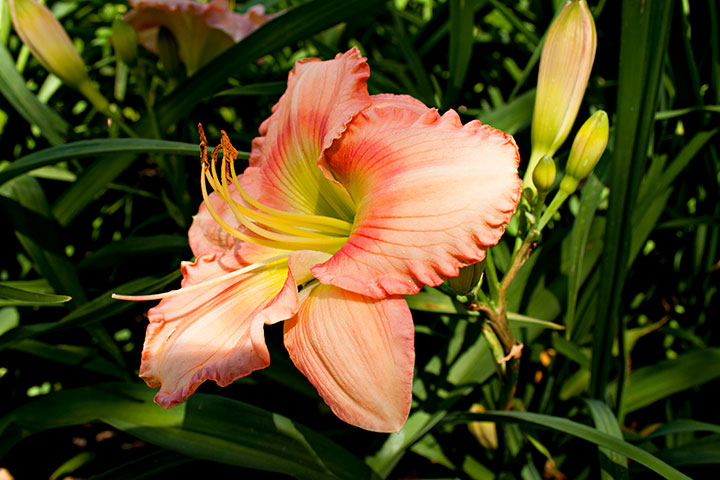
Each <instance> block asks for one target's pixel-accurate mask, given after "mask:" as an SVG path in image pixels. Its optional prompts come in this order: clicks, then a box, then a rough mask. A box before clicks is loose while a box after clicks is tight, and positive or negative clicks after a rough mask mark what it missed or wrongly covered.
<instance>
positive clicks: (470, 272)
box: [448, 260, 485, 295]
mask: <svg viewBox="0 0 720 480" xmlns="http://www.w3.org/2000/svg"><path fill="white" fill-rule="evenodd" d="M484 271H485V260H483V261H482V262H478V263H474V264H472V265H468V266H467V267H462V268H461V269H460V273H458V276H457V277H454V278H448V284H450V287H451V288H452V289H453V290H455V293H457V294H458V295H467V294H468V293H470V292H472V291H473V290H474V289H475V287H476V286H477V285H478V284H479V283H480V281H481V280H482V275H483V272H484Z"/></svg>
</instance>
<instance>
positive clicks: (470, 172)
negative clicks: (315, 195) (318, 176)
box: [312, 108, 522, 298]
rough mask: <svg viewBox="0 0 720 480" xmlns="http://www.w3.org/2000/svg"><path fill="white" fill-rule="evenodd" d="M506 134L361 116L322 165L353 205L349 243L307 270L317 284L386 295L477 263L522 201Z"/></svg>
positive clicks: (374, 111) (429, 116)
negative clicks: (329, 257)
mask: <svg viewBox="0 0 720 480" xmlns="http://www.w3.org/2000/svg"><path fill="white" fill-rule="evenodd" d="M518 162H519V155H518V150H517V146H516V145H515V142H514V140H513V139H512V137H511V136H509V135H506V134H504V133H502V132H500V131H498V130H495V129H493V128H492V127H489V126H487V125H482V124H480V122H477V121H473V122H470V123H468V124H467V125H465V126H464V127H463V126H462V124H461V122H460V119H459V117H458V116H457V114H456V113H455V112H454V111H452V110H451V111H449V112H448V113H446V114H445V115H443V116H442V117H439V116H438V115H437V113H436V112H435V111H434V110H428V111H427V112H426V113H425V114H423V115H422V116H420V117H415V114H414V113H413V112H408V111H407V110H402V109H396V108H371V109H368V110H366V111H364V112H363V113H361V114H360V115H359V116H358V117H356V118H355V120H354V121H353V122H352V124H351V125H350V126H349V128H348V130H347V131H346V132H345V134H344V135H343V137H342V139H340V140H338V141H336V142H335V143H334V144H333V146H332V147H331V148H330V149H328V150H327V152H326V156H325V164H326V165H327V167H328V168H329V169H330V170H331V171H332V172H333V174H334V175H335V177H336V178H337V179H338V181H340V182H341V183H342V184H343V185H344V186H345V187H346V188H347V189H348V191H349V192H350V195H351V196H352V197H353V201H354V202H355V203H356V205H357V206H358V211H357V215H356V218H355V224H354V225H355V226H354V229H353V231H352V233H351V236H350V238H349V240H348V242H347V243H346V244H345V245H344V246H343V247H342V248H341V249H340V250H339V251H338V252H337V253H336V254H335V255H334V256H333V257H332V258H331V259H330V260H328V261H327V262H325V263H323V264H321V265H317V266H315V267H313V268H312V273H313V274H314V275H315V277H316V278H318V279H319V280H320V281H321V282H322V283H326V284H332V285H336V286H338V287H340V288H344V289H346V290H351V291H353V292H356V293H359V294H361V295H368V296H370V297H373V298H384V297H385V296H387V295H403V294H414V293H417V292H418V291H419V289H420V288H421V287H422V285H432V286H434V285H438V284H440V283H442V282H443V281H444V280H445V278H447V277H454V276H456V275H457V274H458V269H459V268H460V267H462V266H466V265H470V264H473V263H476V262H478V261H480V260H482V259H483V258H484V257H485V250H486V248H487V247H489V246H492V245H495V244H496V243H497V242H498V240H499V239H500V237H501V236H502V234H503V232H504V229H505V225H507V223H508V222H509V221H510V218H511V217H512V215H513V213H514V211H515V208H516V206H517V204H518V202H519V200H520V193H521V187H522V184H521V181H520V179H519V177H518V174H517V166H518Z"/></svg>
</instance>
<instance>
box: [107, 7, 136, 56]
mask: <svg viewBox="0 0 720 480" xmlns="http://www.w3.org/2000/svg"><path fill="white" fill-rule="evenodd" d="M110 40H111V41H112V44H113V47H115V55H116V56H117V58H118V59H119V60H120V61H121V62H123V63H125V64H126V65H129V66H133V65H135V63H136V62H137V56H138V39H137V33H136V32H135V29H134V28H133V27H132V26H131V25H130V24H129V23H127V22H125V21H123V20H121V19H119V18H116V19H115V21H114V22H113V24H112V33H111V34H110Z"/></svg>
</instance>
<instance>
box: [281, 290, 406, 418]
mask: <svg viewBox="0 0 720 480" xmlns="http://www.w3.org/2000/svg"><path fill="white" fill-rule="evenodd" d="M413 335H414V332H413V325H412V317H411V315H410V310H409V309H408V306H407V303H406V302H405V299H404V298H403V297H401V296H394V297H388V298H386V299H383V300H373V299H370V298H368V297H364V296H361V295H357V294H355V293H352V292H347V291H343V290H341V289H339V288H337V287H333V286H330V285H319V284H315V285H314V286H311V287H309V288H306V289H304V290H302V291H301V292H300V308H299V310H298V313H297V316H295V317H293V318H292V319H291V320H287V321H286V322H285V346H286V347H287V349H288V352H289V353H290V358H292V360H293V362H294V363H295V365H296V366H297V367H298V369H300V371H301V372H303V374H304V375H305V376H306V377H307V378H308V379H309V380H310V382H312V384H313V385H315V388H317V390H318V392H319V393H320V396H321V397H322V398H323V400H325V402H326V403H327V404H328V405H329V406H330V408H331V409H332V410H333V412H334V413H335V414H336V415H337V416H338V417H339V418H340V419H341V420H343V421H345V422H348V423H350V424H352V425H356V426H358V427H361V428H365V429H367V430H373V431H379V432H394V431H398V430H399V429H400V428H401V427H402V425H403V424H404V423H405V420H406V418H407V415H408V412H409V410H410V400H411V389H412V374H413V363H414V361H415V349H414V346H413Z"/></svg>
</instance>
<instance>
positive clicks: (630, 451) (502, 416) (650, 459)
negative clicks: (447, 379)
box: [446, 411, 690, 480]
mask: <svg viewBox="0 0 720 480" xmlns="http://www.w3.org/2000/svg"><path fill="white" fill-rule="evenodd" d="M483 420H484V421H492V422H513V423H514V422H520V423H525V424H529V425H537V426H540V427H544V428H549V429H551V430H557V431H558V432H563V433H567V434H568V435H572V436H574V437H577V438H580V439H582V440H585V441H588V442H590V443H594V444H595V445H598V446H601V447H605V448H608V449H610V450H613V451H615V452H618V453H620V454H622V455H624V456H626V457H628V458H630V459H632V460H634V461H636V462H638V463H641V464H642V465H645V466H646V467H648V468H649V469H651V470H652V471H654V472H655V473H657V474H658V475H661V476H663V477H665V478H667V479H671V480H690V477H688V476H687V475H685V474H683V473H682V472H680V471H678V470H676V469H675V468H673V467H671V466H670V465H668V464H667V463H665V462H663V461H662V460H660V459H659V458H657V457H656V456H654V455H652V454H651V453H650V452H647V451H646V450H643V449H642V448H639V447H636V446H635V445H632V444H630V443H628V442H626V441H624V440H621V439H619V438H616V437H614V436H612V435H609V434H607V433H605V432H601V431H600V430H597V429H595V428H592V427H589V426H587V425H583V424H582V423H577V422H573V421H572V420H568V419H567V418H561V417H554V416H552V415H543V414H540V413H531V412H505V411H489V412H486V413H472V414H471V413H464V414H456V415H452V416H450V415H449V416H448V417H447V418H446V421H447V422H448V423H467V422H471V421H483Z"/></svg>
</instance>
